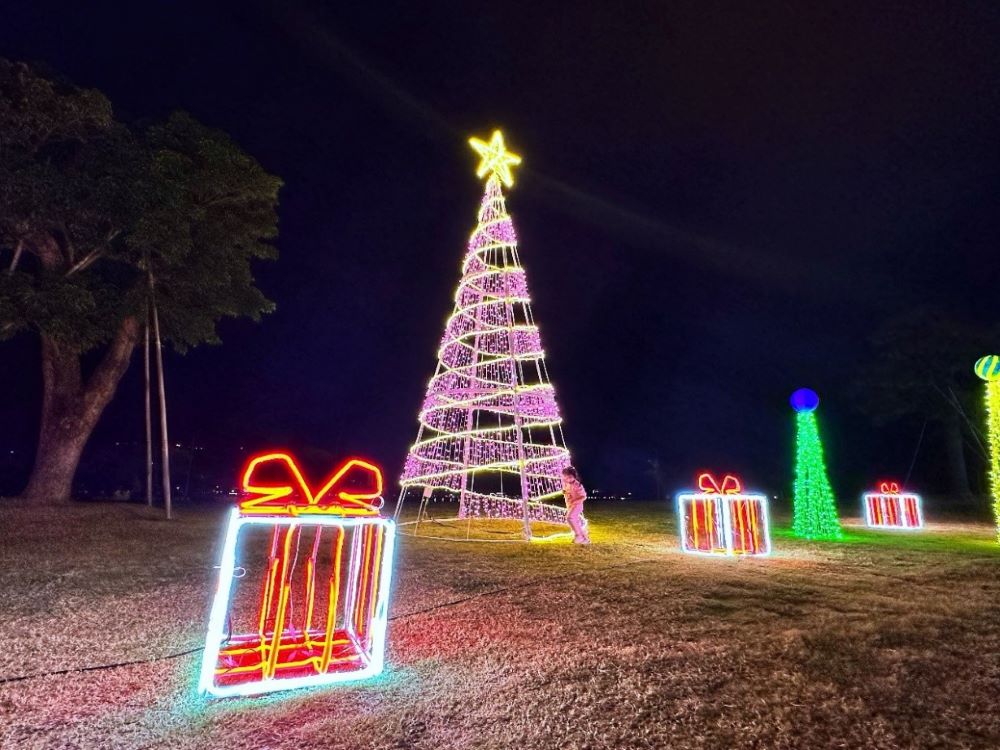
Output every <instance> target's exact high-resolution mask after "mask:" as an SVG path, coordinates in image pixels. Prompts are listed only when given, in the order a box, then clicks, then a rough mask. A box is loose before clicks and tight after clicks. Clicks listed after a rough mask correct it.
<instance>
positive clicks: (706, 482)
mask: <svg viewBox="0 0 1000 750" xmlns="http://www.w3.org/2000/svg"><path fill="white" fill-rule="evenodd" d="M698 489H699V490H701V491H702V492H704V493H705V494H707V495H738V494H739V493H740V492H742V491H743V485H742V484H740V480H739V479H737V478H736V477H734V476H733V475H732V474H726V475H725V476H723V477H722V484H719V480H717V479H716V478H715V477H714V476H712V475H711V474H709V473H708V472H707V471H706V472H703V473H702V474H701V475H699V477H698Z"/></svg>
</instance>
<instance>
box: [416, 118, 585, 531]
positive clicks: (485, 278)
mask: <svg viewBox="0 0 1000 750" xmlns="http://www.w3.org/2000/svg"><path fill="white" fill-rule="evenodd" d="M469 143H470V145H472V147H473V148H474V149H475V150H476V151H477V152H478V153H479V154H480V156H481V161H480V164H479V168H478V170H477V174H478V176H479V177H481V178H482V177H485V176H487V175H489V177H488V179H487V180H486V187H485V191H484V193H483V199H482V202H481V203H480V207H479V215H478V219H479V220H478V224H477V226H476V228H475V230H473V232H472V236H471V237H470V238H469V244H468V249H467V252H466V254H465V258H464V260H463V262H462V278H461V280H460V281H459V284H458V289H457V290H456V292H455V307H454V310H453V312H452V314H451V316H450V317H449V318H448V321H447V323H446V324H445V330H444V336H443V337H442V339H441V345H440V347H439V348H438V364H437V369H436V370H435V372H434V376H433V377H432V378H431V380H430V382H429V383H428V385H427V393H426V396H425V397H424V402H423V406H422V407H421V409H420V415H419V421H420V427H419V429H418V431H417V438H416V440H415V441H414V443H413V445H412V446H411V448H410V452H409V455H408V456H407V458H406V464H405V467H404V469H403V474H402V477H401V478H400V486H401V489H400V495H399V501H398V503H397V506H396V513H397V515H398V514H399V512H400V510H401V509H402V506H403V502H404V499H405V497H406V495H407V492H408V491H410V490H422V497H423V502H422V503H421V508H420V512H419V513H418V521H417V523H418V524H419V519H420V517H422V516H423V514H424V512H425V506H426V502H427V500H428V498H429V497H430V496H431V494H432V493H433V492H434V491H439V492H438V494H441V495H444V496H446V497H448V498H450V499H452V500H455V499H457V500H458V517H459V518H463V519H471V518H475V517H486V518H507V519H519V520H521V521H522V523H523V533H524V536H525V538H530V537H531V535H532V534H531V524H532V522H534V521H544V522H549V523H559V524H562V523H564V522H565V517H564V514H565V509H564V508H563V507H562V506H561V505H553V504H551V501H552V500H554V499H556V498H557V497H558V496H559V495H560V494H561V473H562V469H563V468H564V467H565V466H568V465H569V451H568V450H567V448H566V441H565V438H564V437H563V431H562V417H561V416H560V413H559V407H558V405H557V403H556V396H555V389H554V388H553V386H552V383H551V381H550V379H549V375H548V371H547V370H546V367H545V351H544V350H543V348H542V342H541V336H540V334H539V330H538V326H537V325H536V324H535V320H534V316H533V315H532V312H531V297H530V295H529V294H528V281H527V276H526V275H525V271H524V268H523V267H522V266H521V262H520V258H519V256H518V251H517V235H516V233H515V231H514V224H513V222H512V221H511V218H510V215H509V214H508V213H507V207H506V204H505V202H504V195H503V185H506V186H507V187H510V186H511V185H512V184H513V179H512V177H511V172H510V168H511V167H512V166H514V165H516V164H519V163H520V161H521V159H520V157H518V156H516V155H515V154H512V153H510V152H509V151H507V150H506V148H505V147H504V143H503V136H502V135H501V134H500V131H495V132H494V133H493V137H492V139H491V140H490V141H489V142H485V141H481V140H479V139H477V138H472V139H470V141H469Z"/></svg>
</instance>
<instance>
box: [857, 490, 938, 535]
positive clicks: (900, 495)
mask: <svg viewBox="0 0 1000 750" xmlns="http://www.w3.org/2000/svg"><path fill="white" fill-rule="evenodd" d="M861 497H862V501H861V502H862V504H863V506H864V508H863V509H864V512H865V525H866V526H868V527H870V528H873V529H899V530H902V531H916V530H917V529H922V528H923V527H924V509H923V507H922V506H923V500H922V499H921V498H920V495H918V494H917V493H915V492H896V493H887V492H866V493H865V494H864V495H862V496H861ZM869 498H872V499H875V498H878V499H879V500H892V499H897V500H899V501H900V503H902V502H903V501H904V500H907V499H910V498H912V499H913V500H914V501H915V502H914V504H915V505H916V508H917V525H916V526H907V525H906V524H891V523H879V524H876V523H875V521H874V519H873V518H872V513H871V504H870V503H869V502H868V500H869ZM905 515H906V514H905V513H904V512H903V510H902V507H900V513H899V517H900V518H902V517H903V516H905Z"/></svg>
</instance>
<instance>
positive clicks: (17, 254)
mask: <svg viewBox="0 0 1000 750" xmlns="http://www.w3.org/2000/svg"><path fill="white" fill-rule="evenodd" d="M23 252H24V240H18V241H17V245H15V246H14V259H13V260H12V261H11V262H10V268H8V269H7V275H8V276H13V275H14V271H15V270H16V269H17V262H18V261H19V260H21V253H23Z"/></svg>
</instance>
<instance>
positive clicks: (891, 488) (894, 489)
mask: <svg viewBox="0 0 1000 750" xmlns="http://www.w3.org/2000/svg"><path fill="white" fill-rule="evenodd" d="M879 490H880V491H881V492H882V494H883V495H898V494H899V483H898V482H882V483H881V484H880V485H879Z"/></svg>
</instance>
